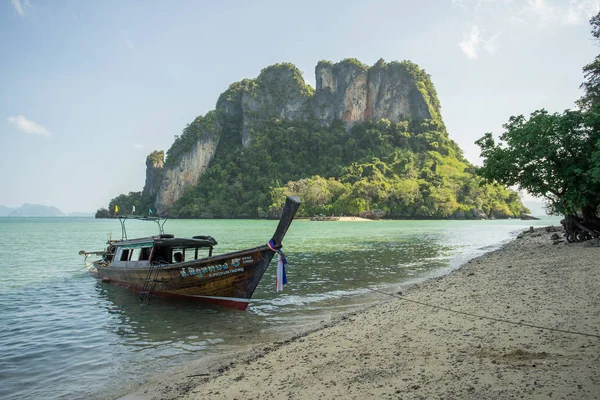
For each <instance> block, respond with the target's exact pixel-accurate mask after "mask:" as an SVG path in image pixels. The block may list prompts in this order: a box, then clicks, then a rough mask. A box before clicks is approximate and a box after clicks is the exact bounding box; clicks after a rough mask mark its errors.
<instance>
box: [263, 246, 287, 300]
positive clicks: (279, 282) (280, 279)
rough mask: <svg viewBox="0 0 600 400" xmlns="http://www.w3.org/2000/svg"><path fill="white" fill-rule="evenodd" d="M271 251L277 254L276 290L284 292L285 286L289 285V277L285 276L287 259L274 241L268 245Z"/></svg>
mask: <svg viewBox="0 0 600 400" xmlns="http://www.w3.org/2000/svg"><path fill="white" fill-rule="evenodd" d="M267 245H268V246H269V248H270V249H271V250H273V251H274V252H276V253H277V275H275V290H276V291H278V292H281V291H283V285H286V284H287V276H286V274H285V266H286V265H287V257H286V256H285V253H284V252H283V251H281V245H277V244H276V243H275V241H274V240H273V239H271V240H269V243H268V244H267Z"/></svg>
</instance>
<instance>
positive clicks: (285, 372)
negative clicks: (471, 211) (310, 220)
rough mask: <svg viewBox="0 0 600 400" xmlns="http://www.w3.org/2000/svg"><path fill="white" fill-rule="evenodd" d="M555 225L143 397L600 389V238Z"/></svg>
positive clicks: (584, 395) (545, 393)
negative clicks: (573, 236) (566, 234)
mask: <svg viewBox="0 0 600 400" xmlns="http://www.w3.org/2000/svg"><path fill="white" fill-rule="evenodd" d="M551 235H552V233H549V232H546V231H545V230H544V229H540V230H536V231H534V232H533V233H527V234H526V235H524V237H523V238H520V239H515V240H514V241H513V242H511V243H509V244H508V245H506V246H504V247H503V248H502V249H500V250H497V251H494V252H491V253H488V254H486V255H484V256H482V257H480V258H477V259H474V260H471V261H470V262H469V263H467V264H465V265H464V266H462V267H461V268H460V269H458V270H456V271H454V272H453V273H451V274H449V275H447V276H445V277H442V278H436V279H433V280H430V281H427V282H425V283H423V284H419V285H415V286H414V287H412V288H410V289H409V290H407V291H406V292H404V293H402V294H400V295H399V294H395V295H396V296H397V297H391V296H390V300H389V301H385V302H383V303H378V304H376V305H374V306H371V307H369V308H367V309H365V310H363V311H360V312H355V313H351V314H346V315H344V316H341V317H340V318H338V319H336V320H335V321H334V322H330V323H327V324H326V325H324V326H322V327H320V328H318V329H316V330H313V331H311V332H307V333H303V334H300V335H297V336H295V337H293V338H290V339H288V340H285V341H282V342H276V343H273V344H271V345H269V346H267V347H265V348H262V349H259V350H255V351H254V352H252V354H246V355H240V356H238V357H237V358H235V359H234V360H232V361H231V363H229V364H226V365H221V366H220V367H215V366H212V367H206V368H205V369H202V368H200V369H198V370H197V371H193V372H188V373H189V375H188V376H187V377H185V378H182V377H174V376H172V377H171V378H172V379H169V380H167V381H163V384H162V385H161V386H159V387H156V388H153V389H151V390H147V391H146V392H145V393H140V397H143V398H160V399H166V398H170V399H172V398H179V399H186V400H193V399H198V400H199V399H228V400H231V399H239V400H250V399H474V400H475V399H515V398H525V399H598V398H600V247H598V246H597V244H594V245H590V244H591V243H587V244H581V243H579V244H569V245H567V244H565V243H564V242H561V243H558V244H553V241H552V240H551V239H550V236H551ZM559 235H561V236H562V234H561V233H559ZM483 317H485V318H483ZM507 321H510V322H507ZM193 375H195V376H193Z"/></svg>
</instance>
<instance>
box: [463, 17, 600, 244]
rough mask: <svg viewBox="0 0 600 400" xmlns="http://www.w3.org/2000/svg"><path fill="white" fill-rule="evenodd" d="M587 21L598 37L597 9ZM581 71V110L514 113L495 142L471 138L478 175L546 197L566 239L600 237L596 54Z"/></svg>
mask: <svg viewBox="0 0 600 400" xmlns="http://www.w3.org/2000/svg"><path fill="white" fill-rule="evenodd" d="M590 24H591V25H592V35H593V36H594V37H595V38H596V39H600V13H599V14H598V15H596V16H594V17H593V18H592V19H591V20H590ZM583 71H584V74H585V78H586V82H584V83H583V84H582V86H581V87H582V88H583V89H584V91H585V94H584V96H583V97H582V98H581V99H580V100H579V101H578V102H577V104H578V105H579V106H580V109H579V110H566V111H565V112H564V113H562V114H559V113H555V114H549V113H548V112H547V111H546V110H537V111H535V112H533V113H532V114H531V115H530V117H529V119H526V118H525V117H524V116H523V115H519V116H516V117H515V116H512V117H510V118H509V120H508V122H507V123H506V124H504V125H503V127H504V129H505V132H504V133H503V134H502V135H501V136H500V140H499V142H498V143H496V141H495V140H494V138H493V136H492V134H491V133H489V132H488V133H486V134H485V135H484V136H483V137H482V138H480V139H479V140H477V141H476V142H475V143H476V144H477V145H478V146H479V147H480V148H481V157H482V158H483V159H484V162H483V166H482V167H481V168H479V169H478V174H479V175H480V176H482V177H483V178H484V179H485V180H487V181H488V182H498V183H500V184H503V185H509V186H513V185H516V186H518V187H519V188H520V189H525V190H527V191H528V192H529V193H531V194H533V195H536V196H541V197H544V198H545V199H546V203H547V206H548V210H549V211H550V212H551V213H552V214H555V215H564V216H565V218H564V219H563V221H562V223H563V225H564V227H565V231H566V239H567V241H570V242H573V241H581V240H586V239H589V238H591V237H598V236H600V218H598V207H599V206H600V55H599V56H597V57H596V59H595V61H594V62H593V63H591V64H588V65H586V66H585V67H584V68H583Z"/></svg>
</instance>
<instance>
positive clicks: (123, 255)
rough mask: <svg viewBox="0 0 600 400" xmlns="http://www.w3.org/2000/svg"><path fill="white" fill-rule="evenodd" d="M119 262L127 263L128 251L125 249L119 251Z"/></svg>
mask: <svg viewBox="0 0 600 400" xmlns="http://www.w3.org/2000/svg"><path fill="white" fill-rule="evenodd" d="M120 261H129V250H127V249H123V250H122V251H121V258H120Z"/></svg>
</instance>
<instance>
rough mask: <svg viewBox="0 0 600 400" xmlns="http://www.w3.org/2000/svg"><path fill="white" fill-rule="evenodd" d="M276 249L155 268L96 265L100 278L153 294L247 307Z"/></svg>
mask: <svg viewBox="0 0 600 400" xmlns="http://www.w3.org/2000/svg"><path fill="white" fill-rule="evenodd" d="M274 254H275V252H274V251H273V250H271V249H270V248H269V247H268V246H261V247H256V248H253V249H248V250H243V251H238V252H233V253H227V254H221V255H218V256H214V257H209V258H203V259H198V260H194V261H189V262H182V263H177V264H163V265H159V266H155V267H129V268H128V267H111V266H108V265H103V264H102V263H101V262H97V263H96V264H95V267H96V271H97V272H96V275H97V277H98V278H99V279H101V280H103V281H106V282H110V283H114V284H118V285H121V286H124V287H127V288H129V289H132V290H135V291H138V292H143V291H144V290H145V289H144V288H145V287H146V288H147V287H148V281H151V282H149V284H150V285H154V290H153V295H156V296H158V297H169V298H182V299H187V300H197V301H203V302H209V303H213V304H219V305H222V306H226V307H229V308H235V309H238V310H245V309H246V308H247V307H248V303H249V301H250V298H251V297H252V294H253V293H254V290H255V289H256V287H257V286H258V283H259V282H260V280H261V278H262V277H263V275H264V273H265V271H266V270H267V268H268V267H269V264H270V262H271V260H272V258H273V256H274Z"/></svg>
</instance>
